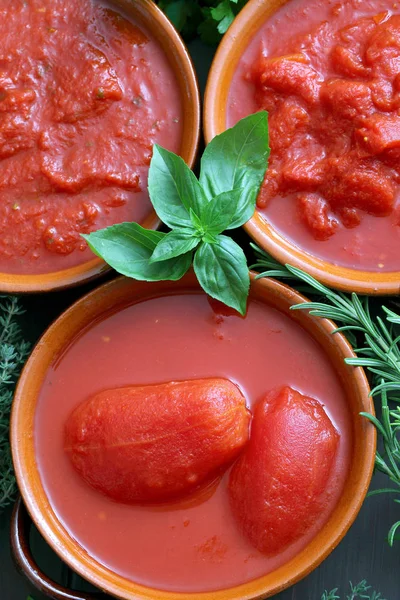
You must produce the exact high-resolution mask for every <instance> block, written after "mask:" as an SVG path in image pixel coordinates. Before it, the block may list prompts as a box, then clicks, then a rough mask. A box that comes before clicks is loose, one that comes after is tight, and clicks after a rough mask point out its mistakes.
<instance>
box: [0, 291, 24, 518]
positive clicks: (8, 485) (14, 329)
mask: <svg viewBox="0 0 400 600" xmlns="http://www.w3.org/2000/svg"><path fill="white" fill-rule="evenodd" d="M23 312H24V311H23V309H22V308H21V306H20V303H19V301H18V299H17V298H16V297H5V298H3V302H1V303H0V512H1V511H2V510H3V509H4V508H5V507H6V506H8V504H10V503H11V502H12V501H13V500H14V499H15V495H16V491H17V487H16V482H15V476H14V470H13V466H12V460H11V450H10V443H9V427H10V411H11V403H12V398H13V393H14V386H15V383H16V381H17V379H18V377H19V373H20V371H21V368H22V366H23V364H24V362H25V359H26V358H27V356H28V351H29V344H28V343H27V342H25V341H24V340H23V337H22V332H21V329H20V327H19V323H18V317H19V316H20V315H21V314H22V313H23Z"/></svg>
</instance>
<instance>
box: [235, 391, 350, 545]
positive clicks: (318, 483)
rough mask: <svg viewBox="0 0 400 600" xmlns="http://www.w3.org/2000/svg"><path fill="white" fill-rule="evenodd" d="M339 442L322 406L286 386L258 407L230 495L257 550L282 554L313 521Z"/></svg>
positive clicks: (320, 508) (319, 509)
mask: <svg viewBox="0 0 400 600" xmlns="http://www.w3.org/2000/svg"><path fill="white" fill-rule="evenodd" d="M338 443H339V434H338V432H337V431H336V429H335V428H334V426H333V425H332V422H331V421H330V419H329V417H328V416H327V415H326V413H325V411H324V409H323V407H322V405H321V404H320V403H319V402H318V401H317V400H314V399H313V398H309V397H307V396H303V395H302V394H300V393H299V392H297V391H296V390H293V389H291V388H290V387H284V388H283V389H280V390H279V391H273V392H271V393H269V394H268V395H267V396H266V397H265V398H264V400H263V401H262V402H261V403H260V404H259V405H257V408H256V411H255V414H254V419H253V423H252V428H251V435H250V442H249V444H248V445H247V447H246V449H245V450H244V452H243V453H242V455H241V457H240V458H239V460H238V461H237V462H236V464H235V465H234V467H233V469H232V471H231V474H230V480H229V495H230V503H231V507H232V510H233V513H234V516H235V518H236V521H237V523H238V525H239V527H240V529H241V531H242V533H243V534H244V535H245V536H246V537H247V538H248V540H249V541H250V542H251V543H252V544H253V546H255V547H256V548H257V549H258V550H260V552H263V553H265V554H268V555H273V554H274V555H275V554H278V553H280V552H282V551H283V550H285V548H287V547H288V546H289V545H290V544H292V543H293V542H295V541H296V540H298V539H299V538H300V537H301V536H302V535H303V534H304V533H305V532H306V531H307V530H308V529H309V528H310V526H312V525H313V524H314V523H315V522H316V521H317V520H318V518H319V517H320V515H321V512H322V511H323V508H324V505H325V502H326V500H327V498H326V494H325V492H326V488H327V484H328V480H329V476H330V474H331V471H332V467H333V465H334V462H335V456H336V451H337V447H338Z"/></svg>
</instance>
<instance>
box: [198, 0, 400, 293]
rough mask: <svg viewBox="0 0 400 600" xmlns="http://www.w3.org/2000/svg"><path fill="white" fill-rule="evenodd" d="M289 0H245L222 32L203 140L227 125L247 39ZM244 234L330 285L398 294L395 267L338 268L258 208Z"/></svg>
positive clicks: (398, 275)
mask: <svg viewBox="0 0 400 600" xmlns="http://www.w3.org/2000/svg"><path fill="white" fill-rule="evenodd" d="M288 1H290V0H249V2H248V4H246V6H245V7H244V8H243V9H242V11H241V12H240V13H239V15H238V16H237V17H236V19H235V21H234V22H233V24H232V25H231V27H230V28H229V30H228V32H227V33H226V34H225V36H224V38H223V40H222V42H221V44H220V45H219V47H218V50H217V53H216V55H215V58H214V61H213V64H212V67H211V70H210V73H209V76H208V80H207V87H206V92H205V99H204V137H205V140H206V143H209V142H210V141H211V140H212V138H213V137H214V136H216V135H218V134H219V133H222V132H223V131H224V130H225V129H226V107H227V104H228V94H229V89H230V85H231V81H232V77H233V74H234V71H235V69H236V66H237V64H238V62H239V61H240V59H241V57H242V56H243V53H244V51H245V49H246V48H247V46H248V44H249V42H250V41H251V39H252V38H253V37H254V35H255V34H256V33H257V32H258V31H259V30H260V28H261V27H262V26H263V24H264V23H265V22H266V20H267V19H268V18H269V17H270V16H271V15H272V14H273V13H274V12H276V10H277V9H278V8H280V7H281V6H282V5H283V4H285V3H286V2H288ZM244 228H245V230H246V231H247V233H248V234H249V235H250V236H251V237H252V238H253V239H254V240H255V241H256V242H257V244H259V246H260V247H261V248H263V249H264V250H265V251H266V252H268V253H269V254H271V255H272V256H273V257H274V258H276V259H277V260H278V261H279V262H281V263H283V264H286V263H289V264H291V265H294V266H295V267H298V268H300V269H302V270H304V271H306V272H307V273H309V274H310V275H312V276H313V277H315V278H316V279H318V280H319V281H321V282H322V283H324V284H326V285H328V286H329V287H332V288H336V289H338V290H343V291H346V292H357V293H361V294H374V295H378V294H379V295H384V294H398V293H399V292H400V271H393V272H388V273H377V272H374V271H363V270H357V269H350V268H347V267H340V266H338V265H335V264H333V263H331V262H329V261H326V260H323V259H320V258H317V257H315V256H313V255H311V254H309V253H308V252H306V251H305V250H302V249H301V248H299V247H298V246H297V245H296V244H294V243H293V242H291V241H290V240H289V239H287V238H285V237H284V235H282V234H280V233H279V232H278V231H276V230H275V229H274V227H273V226H272V225H271V224H270V223H268V222H267V221H266V220H265V218H263V217H262V216H261V215H260V214H259V213H258V212H255V214H254V216H253V217H252V218H251V219H250V220H249V221H248V222H247V223H246V224H245V225H244Z"/></svg>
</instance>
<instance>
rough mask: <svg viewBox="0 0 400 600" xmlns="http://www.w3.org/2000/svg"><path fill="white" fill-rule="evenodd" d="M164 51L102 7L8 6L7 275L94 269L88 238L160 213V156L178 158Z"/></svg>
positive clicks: (86, 0) (0, 81)
mask: <svg viewBox="0 0 400 600" xmlns="http://www.w3.org/2000/svg"><path fill="white" fill-rule="evenodd" d="M181 117H182V114H181V99H180V92H179V87H178V83H177V81H176V80H175V75H174V73H173V71H172V68H171V66H170V65H169V63H168V60H167V58H166V57H165V55H164V54H163V52H162V50H161V48H160V47H159V45H158V43H157V42H156V41H155V40H154V39H152V37H151V36H150V34H149V33H148V32H147V31H146V30H145V29H143V27H142V26H141V25H139V24H135V23H133V22H131V21H130V20H129V18H128V17H127V16H125V15H123V14H122V13H120V12H117V9H116V8H115V7H113V5H112V4H107V3H104V2H102V1H100V0H99V1H98V0H29V2H24V1H23V0H16V1H15V2H10V1H9V0H0V271H3V272H11V273H46V272H50V271H54V270H59V269H64V268H68V267H72V266H75V265H77V264H80V263H82V262H84V261H87V260H89V259H91V258H93V254H92V253H91V252H90V251H89V250H88V249H87V246H86V242H84V240H83V239H82V238H81V237H80V234H81V233H88V232H90V231H93V230H96V229H99V228H102V227H105V226H107V225H111V224H113V223H118V222H123V221H127V220H129V221H131V220H135V221H141V220H143V219H144V218H145V217H146V216H147V215H148V214H149V212H150V208H151V207H150V202H149V199H148V196H147V192H146V186H147V172H148V165H149V162H150V158H151V148H152V145H153V143H155V142H157V143H160V144H162V145H164V146H166V147H167V148H168V149H169V150H172V151H174V152H179V148H180V142H181V135H182V125H181Z"/></svg>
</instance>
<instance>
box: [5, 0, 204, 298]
mask: <svg viewBox="0 0 400 600" xmlns="http://www.w3.org/2000/svg"><path fill="white" fill-rule="evenodd" d="M113 4H115V5H116V6H117V7H119V8H122V9H123V10H124V11H125V12H126V13H127V14H128V15H131V16H132V17H133V18H134V20H137V21H138V22H139V23H143V25H144V26H145V27H146V28H147V29H148V30H149V31H150V33H151V34H152V35H153V36H154V38H155V39H156V40H157V41H158V42H159V44H160V46H161V48H162V49H163V50H164V52H165V54H166V55H167V56H168V59H169V62H170V64H171V66H172V68H173V71H174V72H175V75H176V78H177V81H178V85H179V87H180V91H181V98H182V115H183V121H184V124H183V131H182V144H181V149H180V152H179V153H180V155H181V156H182V158H183V159H184V160H185V161H186V163H187V164H188V165H189V166H190V167H192V166H193V163H194V161H195V158H196V153H197V147H198V142H199V135H200V97H199V90H198V85H197V79H196V74H195V71H194V68H193V64H192V61H191V59H190V56H189V54H188V51H187V49H186V47H185V45H184V43H183V42H182V40H181V38H180V36H179V34H178V33H177V32H176V30H175V29H174V27H173V26H172V24H171V23H170V21H169V20H168V19H167V17H166V16H165V15H164V13H162V12H161V10H160V9H159V8H158V7H157V6H156V5H155V4H154V2H152V0H113ZM140 224H141V225H143V227H147V228H149V229H156V228H157V227H158V226H159V225H160V221H159V219H158V217H157V215H156V213H155V212H154V211H152V212H151V213H150V214H149V215H148V216H147V217H146V219H145V220H144V221H143V222H141V223H140ZM109 268H110V267H108V265H106V264H105V263H104V261H102V260H101V259H99V258H93V260H89V261H87V262H84V263H82V264H80V265H77V266H75V267H72V268H69V269H65V270H62V271H55V272H51V273H45V274H38V275H20V274H12V273H0V292H5V293H18V294H19V293H29V292H47V291H52V290H59V289H64V288H67V287H71V286H74V285H78V284H81V283H84V282H87V281H90V280H91V279H94V278H96V277H98V276H99V275H101V274H102V273H104V272H106V271H107V270H109Z"/></svg>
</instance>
